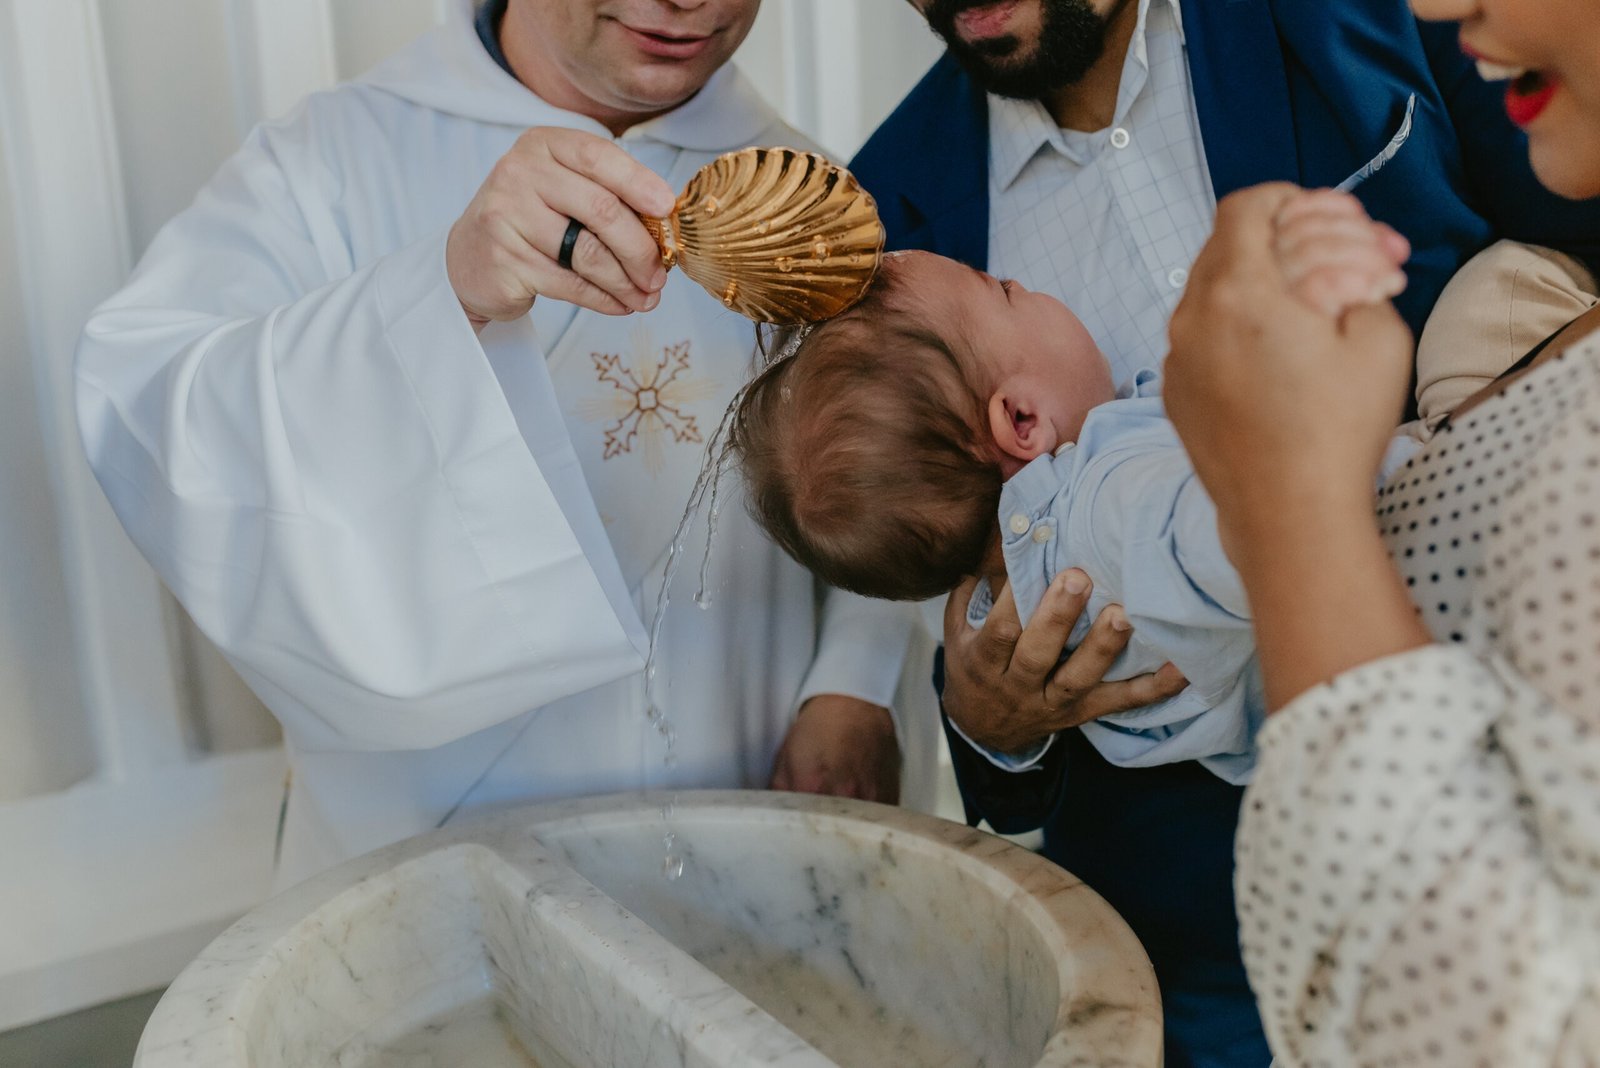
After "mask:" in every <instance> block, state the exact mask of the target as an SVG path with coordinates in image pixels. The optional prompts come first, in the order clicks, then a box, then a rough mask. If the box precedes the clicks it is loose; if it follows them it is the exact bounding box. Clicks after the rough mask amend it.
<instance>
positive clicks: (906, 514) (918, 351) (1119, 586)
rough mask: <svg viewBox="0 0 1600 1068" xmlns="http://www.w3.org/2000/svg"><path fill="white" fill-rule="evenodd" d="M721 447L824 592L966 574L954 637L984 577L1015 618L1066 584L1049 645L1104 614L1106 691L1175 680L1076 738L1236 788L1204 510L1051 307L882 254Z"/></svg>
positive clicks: (1252, 700)
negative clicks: (1164, 673) (864, 283)
mask: <svg viewBox="0 0 1600 1068" xmlns="http://www.w3.org/2000/svg"><path fill="white" fill-rule="evenodd" d="M1373 240H1374V241H1376V240H1379V238H1378V237H1374V239H1373ZM1384 240H1388V238H1384ZM1401 244H1403V242H1402V243H1401ZM1395 255H1399V256H1403V254H1402V253H1396V254H1395ZM1375 259H1376V262H1378V263H1379V268H1378V269H1379V271H1380V272H1386V273H1380V275H1379V276H1378V277H1375V278H1361V279H1357V283H1358V284H1356V285H1355V286H1354V287H1353V288H1352V287H1350V286H1349V285H1346V286H1344V287H1343V288H1344V290H1347V291H1348V292H1349V293H1353V294H1356V295H1357V296H1358V297H1359V298H1361V299H1378V298H1384V297H1388V296H1392V295H1393V294H1394V292H1397V291H1398V286H1397V284H1396V283H1395V281H1394V275H1395V274H1396V268H1395V262H1398V260H1397V259H1394V257H1393V256H1378V257H1376V258H1375ZM1301 273H1302V274H1304V273H1305V272H1304V271H1302V272H1301ZM1338 288H1339V287H1335V289H1336V290H1337V289H1338ZM1319 296H1320V297H1321V298H1323V299H1322V300H1313V301H1312V302H1313V303H1326V302H1330V301H1331V306H1330V309H1329V310H1330V311H1333V312H1337V310H1338V308H1339V307H1342V306H1345V305H1347V304H1349V303H1350V301H1349V300H1346V299H1344V297H1343V296H1341V295H1340V294H1339V293H1334V294H1332V296H1331V297H1330V295H1329V294H1327V293H1323V294H1319ZM1334 298H1337V299H1334ZM1308 299H1310V295H1308ZM732 442H733V447H734V449H735V450H736V452H737V454H738V456H739V458H740V461H741V463H742V465H743V469H744V472H745V476H746V481H747V485H748V490H749V494H750V504H751V509H752V511H753V512H754V514H755V515H756V518H757V519H758V520H759V521H760V522H761V523H762V525H763V526H764V527H765V528H766V529H767V531H768V532H769V533H770V534H771V535H772V537H773V538H774V539H775V540H776V541H777V542H778V543H779V544H780V545H781V546H783V548H784V549H785V550H786V551H787V552H788V553H789V554H790V555H791V556H793V557H794V558H795V559H796V560H798V561H799V562H800V563H802V564H804V565H805V566H807V567H808V568H810V569H811V570H812V571H814V572H815V573H816V574H817V575H819V576H820V577H821V578H823V579H824V580H825V581H827V582H829V583H832V584H833V585H836V586H840V587H843V588H845V589H849V590H854V591H856V592H858V593H862V594H865V595H867V596H871V597H880V598H889V599H895V600H909V599H922V598H928V597H934V596H937V595H939V594H943V593H947V592H948V591H950V590H951V589H953V588H955V587H956V586H957V585H959V584H960V583H961V582H962V580H963V579H965V578H966V577H968V576H972V575H976V576H981V578H982V580H983V581H982V582H981V583H980V584H979V588H978V590H977V592H976V593H975V594H974V596H973V598H972V601H971V605H970V608H969V612H968V619H969V622H970V623H972V624H973V625H974V626H976V625H979V624H981V623H982V621H983V619H984V617H985V616H986V615H987V613H988V611H989V610H990V608H991V607H992V606H993V603H994V591H996V590H998V589H999V588H1000V587H1001V586H1002V584H1005V583H1007V582H1009V584H1010V588H1011V591H1012V595H1013V597H1014V599H1015V602H1016V606H1017V612H1018V615H1019V617H1020V618H1021V619H1022V621H1023V622H1024V623H1026V622H1027V620H1028V619H1029V618H1030V617H1031V615H1032V614H1033V612H1034V611H1035V609H1036V608H1037V607H1038V605H1039V603H1040V600H1041V599H1042V597H1043V596H1044V593H1045V590H1046V588H1047V587H1048V585H1049V583H1050V582H1051V580H1052V578H1053V577H1054V576H1055V575H1056V574H1057V573H1058V572H1060V571H1061V570H1063V569H1065V568H1068V567H1077V568H1080V569H1081V570H1083V571H1085V572H1087V573H1088V575H1089V577H1090V579H1091V580H1092V582H1093V590H1092V594H1091V597H1090V601H1089V605H1088V610H1087V611H1086V612H1084V613H1083V615H1082V616H1081V617H1080V619H1079V620H1078V623H1077V626H1076V628H1075V629H1074V631H1073V633H1072V635H1071V637H1070V639H1069V642H1068V648H1069V649H1070V648H1073V647H1075V646H1076V645H1077V644H1078V643H1079V642H1081V641H1082V640H1083V638H1084V637H1085V635H1086V634H1087V633H1088V629H1089V625H1090V621H1091V620H1093V619H1094V618H1095V617H1096V616H1097V615H1098V614H1099V612H1100V610H1101V609H1103V608H1104V607H1106V606H1107V605H1109V604H1112V603H1117V604H1120V605H1122V608H1123V611H1124V612H1125V613H1126V616H1127V619H1128V620H1129V621H1130V622H1131V623H1132V637H1131V639H1130V641H1129V643H1128V646H1127V648H1126V650H1125V651H1124V652H1123V653H1122V655H1121V656H1120V657H1119V658H1118V659H1117V661H1116V663H1115V664H1114V665H1113V667H1112V669H1111V670H1110V671H1109V672H1108V673H1107V675H1106V678H1107V679H1108V680H1115V679H1123V678H1129V677H1131V676H1134V675H1138V674H1143V673H1145V672H1152V671H1156V670H1157V669H1159V668H1160V667H1161V666H1162V665H1163V664H1164V663H1166V662H1168V661H1170V662H1172V663H1173V664H1175V665H1176V666H1177V667H1178V668H1179V670H1181V671H1182V672H1183V674H1184V676H1185V677H1186V678H1188V680H1189V687H1188V689H1186V690H1184V691H1183V692H1182V693H1180V694H1179V695H1177V696H1176V697H1173V698H1170V699H1168V700H1165V701H1162V702H1160V703H1158V704H1155V705H1152V706H1150V707H1146V708H1142V709H1137V710H1134V711H1131V712H1124V713H1120V714H1116V715H1111V716H1106V717H1103V718H1101V719H1099V720H1096V721H1094V722H1091V723H1089V724H1086V725H1085V726H1084V727H1083V731H1084V733H1085V735H1086V736H1087V737H1088V738H1089V740H1090V741H1091V742H1092V743H1093V744H1094V745H1095V747H1096V748H1097V749H1099V751H1100V752H1101V753H1102V754H1103V755H1104V756H1105V757H1106V758H1107V759H1108V760H1110V761H1111V762H1113V763H1116V764H1120V765H1123V766H1130V767H1142V766H1149V765H1154V764H1165V763H1173V762H1177V761H1183V760H1198V761H1200V763H1201V764H1203V765H1204V766H1205V767H1206V768H1208V769H1209V770H1210V771H1212V772H1213V773H1214V774H1216V775H1218V776H1220V777H1221V778H1223V779H1225V780H1227V781H1228V782H1232V783H1243V782H1246V781H1248V778H1249V775H1250V772H1251V769H1252V767H1253V765H1254V752H1255V751H1254V744H1253V739H1254V735H1255V731H1256V728H1257V727H1258V726H1259V725H1260V722H1261V720H1262V719H1263V717H1264V715H1265V704H1264V700H1263V695H1262V691H1261V684H1260V678H1259V673H1258V671H1257V667H1256V659H1255V644H1254V639H1253V636H1252V632H1251V626H1250V618H1249V607H1248V605H1247V604H1246V602H1245V597H1244V591H1243V588H1242V586H1241V584H1240V581H1239V578H1238V576H1237V574H1236V573H1235V571H1234V569H1233V567H1232V566H1231V565H1230V564H1229V562H1228V559H1227V556H1226V555H1225V554H1224V552H1223V549H1222V545H1221V543H1220V541H1219V539H1218V534H1217V523H1216V515H1215V511H1214V509H1213V507H1212V504H1211V501H1210V498H1209V497H1208V496H1207V495H1206V493H1205V491H1204V489H1203V488H1202V487H1201V485H1200V483H1199V481H1198V479H1197V478H1196V476H1195V473H1194V469H1193V467H1192V466H1191V465H1190V463H1189V460H1188V457H1187V455H1186V454H1185V453H1184V450H1183V447H1182V445H1181V444H1180V442H1179V440H1178V437H1177V435H1176V433H1175V432H1174V431H1173V429H1172V426H1171V424H1170V423H1169V422H1168V421H1167V418H1166V415H1165V412H1164V410H1163V407H1162V402H1161V397H1160V394H1159V385H1158V379H1157V376H1156V375H1155V374H1154V373H1153V372H1149V371H1146V372H1141V373H1140V374H1139V375H1137V376H1136V377H1135V378H1134V380H1133V381H1132V382H1131V383H1128V384H1127V385H1125V386H1124V387H1123V388H1122V389H1121V390H1118V389H1117V388H1116V387H1115V386H1114V384H1113V382H1112V379H1111V372H1110V369H1109V367H1108V365H1107V362H1106V359H1105V357H1104V355H1103V354H1102V353H1101V352H1100V350H1099V348H1098V347H1096V345H1095V343H1094V341H1093V339H1092V338H1091V337H1090V336H1089V333H1088V331H1087V330H1086V329H1085V327H1084V325H1083V324H1082V323H1081V322H1080V321H1079V320H1078V318H1077V317H1076V316H1075V315H1073V314H1072V312H1071V311H1070V310H1068V309H1067V307H1066V306H1065V305H1063V304H1062V303H1061V302H1060V301H1058V300H1055V299H1054V298H1052V297H1050V296H1047V295H1044V294H1041V293H1032V292H1029V291H1028V290H1026V289H1024V288H1023V287H1021V286H1020V285H1017V284H1016V283H1013V282H1002V281H999V280H997V279H995V278H992V277H990V276H989V275H986V274H983V273H981V272H978V271H975V270H973V269H971V268H969V267H965V266H963V265H961V264H960V263H957V262H956V261H954V260H949V259H945V258H943V257H941V256H936V255H932V254H928V253H906V254H901V255H897V256H893V257H891V258H887V259H886V260H885V262H884V265H883V270H882V272H881V273H880V275H879V277H878V279H877V280H876V281H875V282H874V284H873V286H872V287H871V289H870V290H869V292H868V294H867V296H866V297H865V298H864V299H863V300H862V301H861V302H860V303H859V304H857V305H855V306H854V307H853V308H851V309H849V310H848V311H846V312H845V313H843V314H842V315H840V316H838V317H836V318H834V319H832V320H829V321H827V322H825V323H822V324H820V325H818V326H816V327H814V328H813V329H812V330H811V331H810V332H809V333H808V334H806V335H805V336H804V338H803V339H802V340H800V342H799V343H798V346H797V347H795V348H794V350H793V352H792V355H789V356H788V357H787V358H781V359H778V360H776V361H775V362H774V363H773V364H771V365H770V366H769V367H768V368H767V369H766V370H765V371H763V372H762V373H761V374H760V375H759V376H758V377H757V379H756V380H755V381H754V382H753V383H752V384H751V386H750V387H749V389H748V391H747V392H746V394H745V395H744V397H743V399H742V402H741V404H740V408H739V411H738V413H737V415H736V417H735V421H734V426H733V436H732Z"/></svg>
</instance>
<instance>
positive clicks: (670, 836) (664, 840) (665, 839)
mask: <svg viewBox="0 0 1600 1068" xmlns="http://www.w3.org/2000/svg"><path fill="white" fill-rule="evenodd" d="M661 844H662V845H663V846H664V847H666V850H667V852H668V853H671V852H672V847H673V846H675V845H677V844H678V836H677V835H676V834H674V833H673V832H671V831H668V832H667V833H666V834H664V835H662V836H661Z"/></svg>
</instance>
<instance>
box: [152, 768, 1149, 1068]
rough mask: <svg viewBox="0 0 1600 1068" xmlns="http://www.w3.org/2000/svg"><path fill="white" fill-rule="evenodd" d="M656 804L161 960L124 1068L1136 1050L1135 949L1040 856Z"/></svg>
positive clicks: (1015, 1065)
mask: <svg viewBox="0 0 1600 1068" xmlns="http://www.w3.org/2000/svg"><path fill="white" fill-rule="evenodd" d="M664 800H666V797H665V796H664V795H657V796H651V795H628V796H613V797H603V798H594V799H588V800H581V801H574V802H564V803H559V804H549V805H538V806H533V807H529V808H522V809H517V810H513V811H508V812H503V813H499V814H497V815H495V816H492V817H489V818H486V819H482V820H479V821H476V822H473V823H469V824H464V825H462V826H460V827H453V828H449V829H446V830H444V831H440V832H436V833H434V834H430V835H425V836H422V837H420V838H414V839H411V840H409V841H406V842H401V843H399V844H397V845H394V846H391V847H389V848H387V849H383V850H379V851H378V852H375V853H372V854H369V855H367V856H365V857H361V858H359V859H357V860H353V861H351V862H350V863H348V864H344V865H341V866H340V867H338V868H335V869H334V870H332V871H330V872H328V873H327V874H325V875H323V876H320V877H318V878H316V879H313V880H311V881H310V882H308V883H305V884H302V885H301V886H299V887H296V888H295V889H293V890H290V891H289V892H287V893H285V894H283V895H281V896H279V897H277V898H275V899H273V900H272V901H270V902H268V903H267V904H265V905H263V906H262V907H261V908H259V909H257V910H256V911H254V912H252V913H251V914H250V915H248V916H246V917H245V918H244V919H242V920H240V921H239V922H238V923H237V924H235V925H234V926H233V927H231V928H230V929H229V930H228V931H226V932H225V933H223V934H222V936H221V937H219V938H218V939H217V940H216V941H215V942H213V943H212V944H211V945H210V946H209V947H208V948H207V949H206V951H205V952H204V953H202V954H201V955H200V957H199V958H198V959H196V960H195V961H194V963H192V964H191V965H190V966H189V967H188V968H187V969H185V970H184V972H183V974H182V975H180V976H179V977H178V979H177V980H176V981H175V982H174V983H173V984H172V986H171V988H170V989H169V990H168V991H167V994H166V996H165V997H163V998H162V1000H161V1004H160V1005H159V1006H158V1007H157V1009H156V1012H155V1015H154V1016H153V1017H152V1018H151V1020H150V1024H149V1026H148V1027H147V1028H146V1030H145V1034H144V1037H143V1039H142V1041H141V1042H140V1044H139V1052H138V1055H137V1057H136V1059H135V1068H178V1066H185V1068H190V1066H200V1065H204V1066H208V1068H209V1066H217V1068H247V1066H248V1068H335V1066H337V1068H431V1066H439V1068H446V1066H448V1068H456V1066H461V1068H529V1066H538V1068H658V1066H659V1068H680V1066H682V1068H712V1066H733V1065H779V1066H782V1068H824V1066H829V1065H845V1066H850V1068H890V1066H898V1065H904V1066H907V1068H946V1066H948V1068H976V1066H980V1065H981V1066H983V1068H1025V1066H1031V1065H1039V1066H1066V1065H1095V1066H1102V1068H1103V1066H1113V1065H1127V1066H1141V1068H1142V1066H1155V1065H1159V1064H1160V1062H1161V1010H1160V1005H1159V1001H1158V998H1157V994H1156V985H1155V979H1154V976H1153V975H1152V973H1151V971H1150V965H1149V962H1148V961H1147V960H1146V959H1145V956H1144V953H1143V951H1142V950H1141V949H1140V947H1139V944H1138V942H1137V941H1136V940H1135V939H1134V937H1133V934H1132V933H1131V932H1130V931H1129V930H1128V928H1127V926H1126V925H1125V924H1124V923H1123V922H1122V920H1121V919H1120V918H1119V917H1118V916H1117V915H1116V914H1115V913H1114V912H1113V911H1112V910H1111V909H1110V907H1109V906H1107V905H1106V904H1105V902H1104V901H1102V900H1101V899H1100V898H1099V897H1098V896H1097V895H1096V894H1094V892H1093V891H1091V890H1089V889H1088V888H1087V887H1085V886H1083V885H1082V884H1081V883H1079V882H1078V881H1077V880H1076V879H1074V878H1073V877H1072V876H1070V875H1068V874H1067V873H1066V872H1064V871H1062V870H1061V869H1060V868H1057V867H1055V866H1054V865H1052V864H1050V863H1048V862H1047V861H1045V860H1043V859H1042V858H1039V857H1037V856H1034V855H1033V854H1031V853H1029V852H1027V851H1025V850H1022V849H1019V848H1017V847H1015V846H1012V845H1010V844H1008V843H1006V842H1004V841H1002V840H1000V839H998V838H995V837H993V836H991V835H986V834H982V833H979V832H977V831H973V830H970V829H968V828H966V827H961V826H959V825H956V824H953V823H948V822H946V821H943V820H937V819H933V818H931V817H927V816H921V815H917V814H915V813H911V812H907V811H905V810H902V809H894V808H887V807H884V806H881V805H872V804H867V803H865V802H857V801H844V800H839V799H833V798H815V797H803V796H799V795H793V794H771V793H743V792H706V793H684V794H678V795H676V797H675V799H674V801H673V805H672V814H671V817H670V823H664V821H663V816H662V804H663V801H664ZM669 826H670V829H671V830H672V831H673V832H674V833H675V834H676V835H677V841H678V852H679V853H680V854H681V855H682V856H683V858H684V869H683V874H682V876H681V877H680V878H678V879H675V880H669V879H667V878H666V877H665V876H664V875H663V874H662V861H663V858H664V855H665V849H664V846H663V843H662V835H663V832H664V831H665V830H667V829H668V827H669Z"/></svg>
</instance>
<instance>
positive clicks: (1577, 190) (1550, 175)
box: [1528, 131, 1600, 200]
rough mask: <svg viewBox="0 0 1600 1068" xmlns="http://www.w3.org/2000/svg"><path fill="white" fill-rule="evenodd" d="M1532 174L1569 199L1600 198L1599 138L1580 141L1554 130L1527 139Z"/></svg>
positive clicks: (1553, 190)
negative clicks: (1556, 132) (1557, 133)
mask: <svg viewBox="0 0 1600 1068" xmlns="http://www.w3.org/2000/svg"><path fill="white" fill-rule="evenodd" d="M1528 157H1529V159H1530V160H1531V161H1532V163H1533V173H1534V174H1535V175H1537V176H1538V179H1539V181H1540V183H1542V184H1543V185H1544V187H1545V188H1546V189H1548V190H1550V191H1551V192H1552V193H1555V194H1556V195H1557V196H1563V197H1566V198H1567V199H1568V200H1588V199H1590V198H1591V197H1600V136H1597V137H1594V138H1584V139H1583V140H1581V141H1580V140H1578V139H1576V138H1571V137H1561V136H1559V135H1555V134H1554V132H1553V131H1552V133H1551V134H1549V135H1544V136H1541V134H1540V133H1538V132H1533V133H1531V134H1530V136H1529V138H1528Z"/></svg>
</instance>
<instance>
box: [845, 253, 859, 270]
mask: <svg viewBox="0 0 1600 1068" xmlns="http://www.w3.org/2000/svg"><path fill="white" fill-rule="evenodd" d="M847 262H848V263H849V264H850V266H852V267H854V266H855V265H856V264H858V263H860V262H861V253H859V252H852V253H850V255H849V257H848V259H847Z"/></svg>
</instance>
